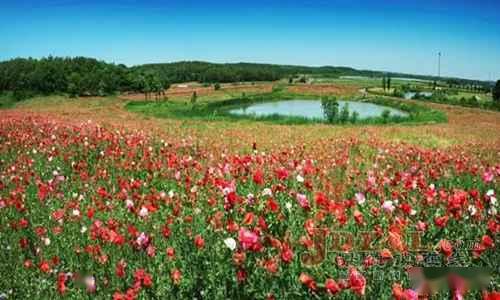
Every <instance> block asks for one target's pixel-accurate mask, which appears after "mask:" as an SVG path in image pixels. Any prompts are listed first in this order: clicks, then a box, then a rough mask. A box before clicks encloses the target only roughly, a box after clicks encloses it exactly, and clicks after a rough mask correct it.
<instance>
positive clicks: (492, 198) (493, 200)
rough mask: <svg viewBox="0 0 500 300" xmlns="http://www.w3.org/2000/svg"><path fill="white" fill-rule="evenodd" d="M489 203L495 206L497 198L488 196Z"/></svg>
mask: <svg viewBox="0 0 500 300" xmlns="http://www.w3.org/2000/svg"><path fill="white" fill-rule="evenodd" d="M490 203H491V205H493V206H496V205H497V198H495V197H490Z"/></svg>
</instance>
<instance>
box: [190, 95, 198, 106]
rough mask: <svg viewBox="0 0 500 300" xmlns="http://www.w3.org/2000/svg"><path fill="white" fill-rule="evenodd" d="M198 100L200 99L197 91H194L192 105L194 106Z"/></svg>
mask: <svg viewBox="0 0 500 300" xmlns="http://www.w3.org/2000/svg"><path fill="white" fill-rule="evenodd" d="M197 100H198V95H197V94H196V91H194V92H193V95H191V105H192V106H193V107H194V106H195V104H196V101H197Z"/></svg>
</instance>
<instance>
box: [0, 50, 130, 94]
mask: <svg viewBox="0 0 500 300" xmlns="http://www.w3.org/2000/svg"><path fill="white" fill-rule="evenodd" d="M127 74H128V70H127V68H126V67H125V66H123V65H114V64H108V63H105V62H102V61H98V60H96V59H92V58H84V57H75V58H58V57H51V56H49V57H47V58H42V59H40V60H37V59H32V58H30V59H22V58H17V59H13V60H10V61H5V62H1V63H0V90H4V91H5V90H6V91H14V92H15V93H16V95H21V96H22V97H21V98H23V97H25V96H24V94H33V95H35V94H44V95H47V94H54V93H69V94H71V95H81V96H84V95H88V96H95V95H110V94H112V93H114V92H115V91H120V90H128V89H129V88H130V85H129V83H130V82H129V80H128V78H127Z"/></svg>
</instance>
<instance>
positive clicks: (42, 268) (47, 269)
mask: <svg viewBox="0 0 500 300" xmlns="http://www.w3.org/2000/svg"><path fill="white" fill-rule="evenodd" d="M39 268H40V271H42V272H44V273H49V272H50V265H49V262H47V261H45V260H44V261H42V262H41V263H40V265H39Z"/></svg>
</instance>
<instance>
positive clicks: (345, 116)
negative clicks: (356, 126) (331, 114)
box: [339, 103, 349, 123]
mask: <svg viewBox="0 0 500 300" xmlns="http://www.w3.org/2000/svg"><path fill="white" fill-rule="evenodd" d="M347 121H349V104H348V103H346V104H345V105H344V106H343V107H342V110H341V111H340V115H339V122H340V123H347Z"/></svg>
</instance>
